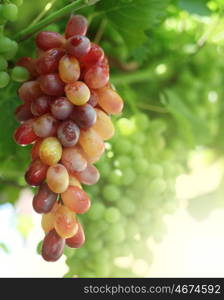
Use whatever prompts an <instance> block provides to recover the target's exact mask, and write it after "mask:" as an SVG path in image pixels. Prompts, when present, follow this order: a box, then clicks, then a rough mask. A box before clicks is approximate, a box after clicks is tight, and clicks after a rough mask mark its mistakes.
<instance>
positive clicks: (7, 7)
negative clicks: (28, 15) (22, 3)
mask: <svg viewBox="0 0 224 300" xmlns="http://www.w3.org/2000/svg"><path fill="white" fill-rule="evenodd" d="M2 15H3V17H4V18H6V20H8V21H11V22H13V21H16V19H17V17H18V7H17V6H16V5H15V4H12V3H8V4H4V5H3V6H2Z"/></svg>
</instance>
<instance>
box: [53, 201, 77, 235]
mask: <svg viewBox="0 0 224 300" xmlns="http://www.w3.org/2000/svg"><path fill="white" fill-rule="evenodd" d="M54 227H55V230H56V231H57V233H58V235H59V236H60V237H62V238H70V237H72V236H74V235H75V234H76V233H77V231H78V223H77V219H76V216H75V213H74V212H73V211H71V210H70V209H69V208H68V207H66V206H64V205H63V206H59V207H58V209H57V211H56V212H55V221H54Z"/></svg>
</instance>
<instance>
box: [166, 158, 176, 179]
mask: <svg viewBox="0 0 224 300" xmlns="http://www.w3.org/2000/svg"><path fill="white" fill-rule="evenodd" d="M163 170H164V176H165V177H168V178H170V177H172V176H175V174H176V168H175V164H174V163H170V162H164V163H163Z"/></svg>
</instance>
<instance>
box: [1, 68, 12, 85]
mask: <svg viewBox="0 0 224 300" xmlns="http://www.w3.org/2000/svg"><path fill="white" fill-rule="evenodd" d="M9 81H10V77H9V74H8V73H7V72H4V71H2V72H0V88H4V87H6V86H7V85H8V84H9Z"/></svg>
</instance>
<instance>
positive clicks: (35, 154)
mask: <svg viewBox="0 0 224 300" xmlns="http://www.w3.org/2000/svg"><path fill="white" fill-rule="evenodd" d="M42 141H43V139H38V140H36V142H35V143H34V144H33V146H32V150H31V158H32V160H35V159H37V158H39V157H40V145H41V143H42Z"/></svg>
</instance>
